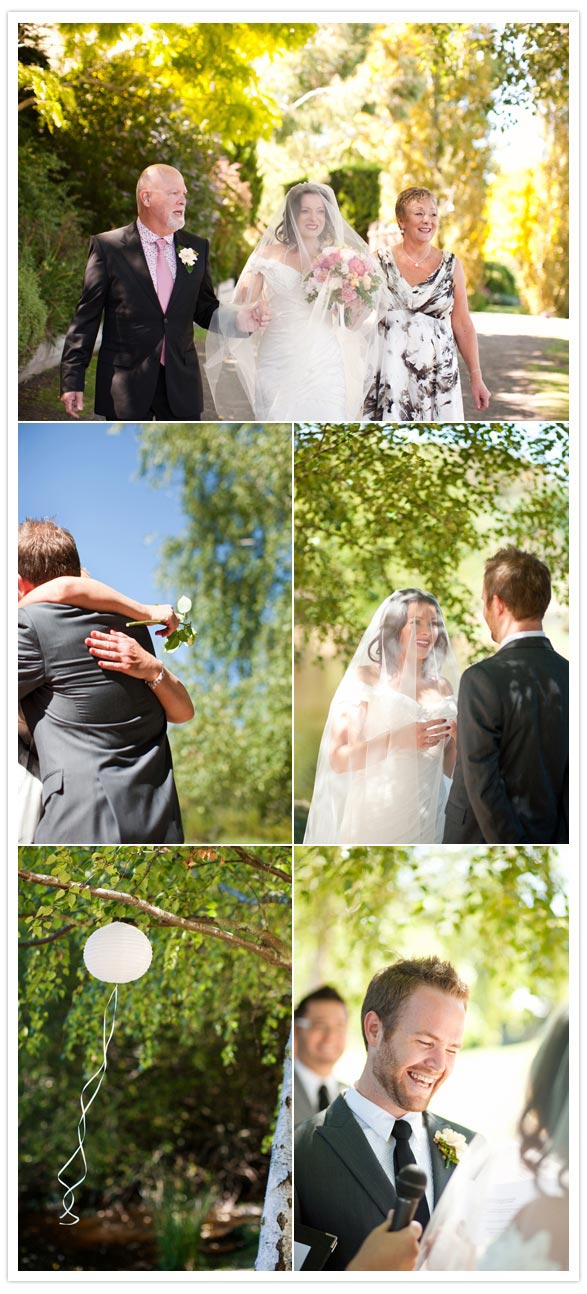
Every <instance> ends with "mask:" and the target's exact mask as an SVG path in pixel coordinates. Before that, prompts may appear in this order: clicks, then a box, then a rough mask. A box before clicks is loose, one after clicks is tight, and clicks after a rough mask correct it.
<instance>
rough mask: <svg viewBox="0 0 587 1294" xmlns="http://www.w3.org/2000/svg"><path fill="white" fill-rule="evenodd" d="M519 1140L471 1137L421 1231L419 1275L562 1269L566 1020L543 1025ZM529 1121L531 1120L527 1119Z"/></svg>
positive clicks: (563, 1016)
mask: <svg viewBox="0 0 587 1294" xmlns="http://www.w3.org/2000/svg"><path fill="white" fill-rule="evenodd" d="M529 1089H530V1090H529V1100H528V1102H527V1105H526V1109H525V1110H524V1113H523V1115H522V1118H521V1120H520V1125H519V1133H520V1140H519V1141H518V1140H516V1141H514V1140H509V1141H507V1140H504V1139H503V1136H502V1137H501V1138H500V1137H499V1136H498V1135H497V1134H496V1136H495V1138H494V1139H493V1140H492V1142H491V1144H489V1143H488V1142H487V1141H486V1140H485V1138H484V1137H480V1136H477V1137H474V1139H473V1141H472V1142H471V1143H470V1144H469V1146H467V1148H466V1150H465V1152H464V1156H463V1160H462V1162H461V1163H459V1164H458V1165H457V1168H456V1170H455V1172H454V1173H453V1175H452V1177H451V1180H450V1182H449V1183H448V1186H447V1188H446V1190H445V1191H443V1193H442V1196H441V1198H440V1200H439V1203H438V1205H437V1206H436V1208H435V1210H434V1213H433V1215H432V1218H431V1220H430V1223H429V1225H428V1226H427V1228H426V1231H425V1233H424V1237H423V1239H422V1244H421V1246H420V1256H419V1259H418V1268H419V1269H422V1270H424V1271H475V1270H482V1271H559V1270H563V1271H566V1270H567V1268H568V1253H569V1196H568V1187H567V1170H568V1163H569V1018H568V1010H566V1009H563V1010H561V1011H559V1012H557V1014H556V1015H555V1017H554V1018H553V1019H552V1020H551V1021H550V1023H549V1026H548V1029H547V1032H546V1035H545V1037H544V1039H543V1042H542V1044H541V1046H540V1048H539V1050H538V1052H537V1054H536V1056H535V1058H534V1061H533V1062H532V1066H531V1069H530V1075H529ZM529 1116H531V1117H530V1118H529Z"/></svg>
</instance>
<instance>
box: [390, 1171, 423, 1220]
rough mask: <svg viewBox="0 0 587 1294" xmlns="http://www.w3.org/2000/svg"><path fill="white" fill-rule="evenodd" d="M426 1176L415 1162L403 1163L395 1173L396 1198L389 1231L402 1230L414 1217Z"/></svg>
mask: <svg viewBox="0 0 587 1294" xmlns="http://www.w3.org/2000/svg"><path fill="white" fill-rule="evenodd" d="M427 1181H428V1178H427V1177H426V1173H425V1172H424V1171H423V1169H422V1168H418V1165H417V1164H405V1165H404V1167H403V1168H400V1171H399V1173H398V1175H397V1181H396V1183H395V1191H396V1195H397V1200H396V1203H395V1209H394V1211H393V1218H392V1220H391V1226H390V1228H389V1230H390V1231H403V1229H404V1227H408V1226H409V1225H410V1222H412V1220H413V1218H414V1214H415V1212H416V1209H417V1208H418V1205H419V1203H420V1200H421V1199H422V1196H423V1194H424V1191H425V1190H426V1183H427Z"/></svg>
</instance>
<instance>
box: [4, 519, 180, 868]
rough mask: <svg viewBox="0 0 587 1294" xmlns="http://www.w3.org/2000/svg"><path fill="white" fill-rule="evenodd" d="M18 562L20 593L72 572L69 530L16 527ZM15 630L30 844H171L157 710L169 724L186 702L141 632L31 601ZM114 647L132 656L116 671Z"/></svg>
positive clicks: (175, 817) (171, 808)
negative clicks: (38, 806)
mask: <svg viewBox="0 0 587 1294" xmlns="http://www.w3.org/2000/svg"><path fill="white" fill-rule="evenodd" d="M18 559H19V580H18V582H19V597H23V596H24V595H25V594H26V593H28V592H29V590H31V589H33V588H37V587H39V586H41V585H42V584H44V583H45V582H46V581H48V580H51V579H56V578H58V577H59V576H68V575H70V576H79V575H80V559H79V555H78V551H77V547H76V544H75V540H74V539H73V536H72V535H71V534H70V533H69V531H68V530H64V529H63V528H62V527H61V526H57V525H56V524H55V522H53V521H50V520H39V521H35V520H31V519H28V520H26V521H24V522H23V523H22V525H21V526H20V528H19V545H18ZM123 631H124V632H123ZM96 634H97V635H99V636H97V637H96ZM89 635H93V636H89ZM18 637H19V646H18V685H19V699H20V702H21V706H22V710H23V712H24V717H25V719H26V722H27V725H28V729H29V731H30V733H31V734H32V737H33V739H34V742H35V745H36V749H37V754H38V759H39V765H40V775H41V780H42V784H43V791H42V800H43V815H42V817H41V820H40V822H39V824H38V827H37V830H36V832H35V837H34V843H35V844H41V843H47V844H48V843H51V844H98V843H100V844H125V843H135V844H148V843H153V844H159V843H181V842H182V841H183V832H182V825H181V815H180V809H179V803H178V799H177V792H176V789H175V782H174V778H173V766H172V762H171V751H170V749H169V742H168V740H167V735H166V719H165V709H164V706H166V707H167V709H168V711H169V712H170V717H171V718H172V719H173V722H175V723H183V722H185V721H186V720H187V719H190V718H191V716H192V714H193V707H192V704H191V701H190V698H189V696H188V693H187V692H186V690H185V688H184V687H183V685H182V684H181V683H180V682H179V680H178V679H175V678H174V677H173V675H170V673H169V671H168V670H167V669H166V668H165V667H163V666H161V664H160V662H159V661H158V660H157V657H156V656H155V654H154V651H153V646H152V643H151V639H150V636H149V633H148V631H147V629H146V628H144V627H143V626H141V625H139V626H136V627H134V628H131V627H129V626H127V624H126V621H125V619H124V617H122V616H120V615H115V614H113V613H109V612H102V611H87V610H83V609H81V608H80V607H77V606H69V605H61V604H60V603H53V602H38V603H35V604H33V605H30V606H26V607H21V608H19V616H18ZM96 643H97V646H95V645H94V644H96ZM120 646H121V647H122V649H123V655H125V656H127V657H128V656H130V657H132V664H131V665H130V666H128V665H126V664H125V665H124V672H119V671H122V670H123V665H120V664H112V662H113V661H116V660H119V659H120V651H119V647H120ZM96 657H97V658H99V659H96ZM100 661H101V664H100ZM110 670H113V671H114V672H110Z"/></svg>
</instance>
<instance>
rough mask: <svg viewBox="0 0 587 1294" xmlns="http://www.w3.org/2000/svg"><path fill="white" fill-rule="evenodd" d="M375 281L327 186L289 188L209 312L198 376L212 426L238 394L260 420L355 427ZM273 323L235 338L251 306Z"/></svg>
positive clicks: (379, 287) (374, 311)
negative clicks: (224, 302)
mask: <svg viewBox="0 0 587 1294" xmlns="http://www.w3.org/2000/svg"><path fill="white" fill-rule="evenodd" d="M383 291H384V285H383V276H382V273H381V269H380V267H379V266H378V264H377V262H376V260H375V259H374V258H373V257H372V256H371V254H370V252H369V249H368V247H367V244H366V243H365V242H364V240H363V239H362V238H361V237H360V236H359V234H357V233H356V232H355V230H354V229H352V228H351V226H350V225H349V224H348V223H347V221H346V220H344V219H343V216H342V214H341V212H340V209H339V206H338V203H337V201H336V197H335V194H334V192H333V190H332V189H331V188H330V186H329V185H327V184H315V183H304V184H296V185H294V186H293V188H292V189H290V190H289V192H288V193H287V195H286V196H285V198H284V200H283V201H282V202H281V204H280V206H279V208H278V210H277V211H276V212H275V214H274V215H273V216H272V218H271V220H270V221H269V223H268V225H267V228H266V229H265V231H264V233H263V234H262V236H261V238H260V239H259V242H258V243H257V246H256V247H255V249H254V251H253V252H252V253H251V255H250V256H249V259H248V260H247V263H246V265H245V267H244V270H243V271H242V274H241V275H240V278H239V280H238V283H237V285H236V288H235V291H234V294H233V298H232V302H231V305H230V306H223V307H221V309H220V310H218V311H216V312H215V314H214V316H213V319H212V324H211V328H210V330H209V332H208V337H207V344H206V373H207V376H208V381H209V382H210V386H211V388H212V393H213V396H214V402H215V405H216V410H217V413H218V414H219V416H220V417H229V416H230V415H231V413H232V415H233V416H234V409H235V403H236V401H237V400H238V399H240V402H241V404H242V399H243V391H244V393H245V395H246V397H247V399H248V402H249V404H250V407H251V410H252V412H253V414H254V416H255V417H257V418H263V419H265V420H267V421H288V420H298V421H304V420H308V421H321V420H327V419H330V420H334V419H340V420H344V419H357V418H358V417H359V416H360V413H361V410H362V404H363V399H364V395H365V391H366V389H367V387H368V384H369V382H370V380H371V377H372V371H373V365H374V362H375V361H374V344H375V339H376V332H377V322H378V318H379V316H380V313H381V308H382V307H381V304H380V298H382V294H383ZM261 297H262V298H264V299H265V300H267V301H268V302H269V305H270V309H271V320H270V322H269V323H268V324H267V326H266V328H265V329H264V330H262V331H259V332H255V333H252V334H250V335H249V336H242V335H241V336H236V335H235V332H236V331H237V330H236V329H235V325H234V315H235V312H238V310H239V308H242V307H243V306H248V305H252V304H254V302H255V301H257V300H259V298H261Z"/></svg>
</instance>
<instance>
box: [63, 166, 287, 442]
mask: <svg viewBox="0 0 587 1294" xmlns="http://www.w3.org/2000/svg"><path fill="white" fill-rule="evenodd" d="M136 196H137V219H136V220H135V221H133V222H132V224H130V225H126V227H124V228H121V229H112V230H109V231H108V232H106V233H102V234H96V235H95V236H94V237H93V238H92V239H91V241H90V253H89V257H88V262H87V265H86V271H85V277H84V285H83V290H82V295H81V297H80V301H79V304H78V307H77V310H76V312H75V315H74V318H73V321H72V323H71V325H70V327H69V331H68V333H67V336H66V338H65V345H64V347H63V354H62V357H61V391H62V395H61V400H62V402H63V404H64V405H65V409H66V411H67V413H68V414H69V415H70V417H73V418H77V417H79V415H80V413H81V412H82V410H83V407H84V397H83V391H84V382H85V372H86V369H87V367H88V364H89V363H90V360H91V358H92V354H93V350H94V345H95V342H96V338H97V335H98V329H99V327H100V320H101V318H102V314H103V315H104V327H103V334H102V342H101V346H100V352H99V355H98V367H97V371H96V398H95V411H96V413H98V414H102V415H103V416H104V417H105V418H111V419H114V418H120V419H135V418H138V419H143V418H144V419H150V418H157V419H164V420H170V421H171V420H173V419H180V420H184V419H185V420H186V421H193V420H194V419H199V418H200V417H201V414H202V408H203V392H202V378H201V374H200V369H199V364H198V357H197V355H196V349H195V346H194V323H196V324H198V325H199V326H200V327H201V328H208V327H209V326H210V321H211V319H212V316H213V314H214V313H215V311H216V310H218V308H219V302H218V299H217V297H216V295H215V292H214V288H213V286H212V279H211V276H210V268H209V250H210V244H209V242H208V240H207V239H206V238H199V237H197V235H195V234H189V233H187V232H185V231H184V232H182V234H181V236H180V234H179V231H180V230H183V227H184V224H185V208H186V201H187V190H186V186H185V184H184V180H183V176H182V174H181V172H180V171H178V170H176V168H175V167H174V166H166V165H163V164H161V163H158V164H156V165H153V166H147V167H146V169H145V170H144V171H143V172H142V174H141V175H140V176H139V179H138V182H137V189H136ZM267 317H268V314H267V308H266V306H265V305H264V304H263V303H258V304H257V305H256V306H254V307H253V308H250V309H248V310H246V309H243V310H241V311H240V312H239V313H238V314H236V313H235V314H234V316H232V317H231V318H232V324H231V323H230V322H228V321H227V323H226V329H227V331H229V332H230V331H232V332H233V333H234V334H235V335H241V336H246V335H247V333H248V332H254V331H255V330H256V329H257V328H259V327H263V326H264V324H265V322H266V321H267Z"/></svg>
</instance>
